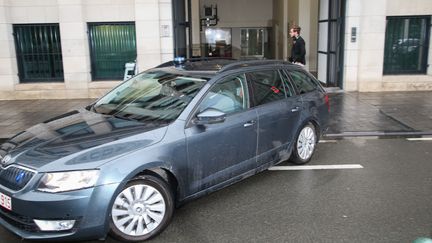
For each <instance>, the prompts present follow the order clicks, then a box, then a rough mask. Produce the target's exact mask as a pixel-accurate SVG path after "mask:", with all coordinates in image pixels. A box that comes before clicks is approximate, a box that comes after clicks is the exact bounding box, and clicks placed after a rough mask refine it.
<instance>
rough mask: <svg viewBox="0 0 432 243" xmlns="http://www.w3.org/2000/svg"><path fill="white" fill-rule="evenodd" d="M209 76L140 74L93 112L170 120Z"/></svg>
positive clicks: (105, 98) (96, 105)
mask: <svg viewBox="0 0 432 243" xmlns="http://www.w3.org/2000/svg"><path fill="white" fill-rule="evenodd" d="M207 80H208V78H203V77H199V76H192V75H187V76H186V75H182V74H174V73H169V72H164V71H150V72H145V73H141V74H138V75H137V76H135V77H133V78H131V79H129V80H128V81H126V82H124V83H123V84H121V85H119V86H118V87H117V88H115V89H113V90H112V91H111V92H109V93H108V94H107V95H105V96H104V97H103V98H101V99H100V100H99V101H97V102H96V103H95V104H94V105H93V107H92V108H93V111H94V112H97V113H101V114H107V115H112V116H116V117H120V118H123V119H129V120H137V121H143V122H162V123H170V122H172V121H173V120H175V119H176V118H177V117H178V116H179V115H180V113H181V112H182V111H183V109H184V108H185V107H186V106H187V105H188V104H189V102H190V101H191V100H192V99H193V97H195V95H196V93H197V92H198V91H199V90H200V89H201V87H202V86H203V85H204V84H205V83H206V81H207Z"/></svg>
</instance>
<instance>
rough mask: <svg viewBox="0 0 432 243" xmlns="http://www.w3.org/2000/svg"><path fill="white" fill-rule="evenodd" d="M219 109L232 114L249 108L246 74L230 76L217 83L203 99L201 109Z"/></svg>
mask: <svg viewBox="0 0 432 243" xmlns="http://www.w3.org/2000/svg"><path fill="white" fill-rule="evenodd" d="M209 108H212V109H217V110H219V111H222V112H224V113H225V114H231V113H236V112H240V111H243V110H246V109H247V108H249V98H248V90H247V83H246V79H245V76H244V74H242V75H235V76H230V77H228V78H225V79H223V80H222V81H221V82H218V83H217V84H215V85H214V86H213V87H212V88H211V89H210V91H209V92H208V93H207V95H206V96H205V98H204V99H203V101H202V103H201V105H200V108H199V111H200V112H202V111H204V110H206V109H209Z"/></svg>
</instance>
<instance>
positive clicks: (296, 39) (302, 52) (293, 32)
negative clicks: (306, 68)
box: [289, 26, 306, 66]
mask: <svg viewBox="0 0 432 243" xmlns="http://www.w3.org/2000/svg"><path fill="white" fill-rule="evenodd" d="M300 30H301V28H300V27H299V26H293V27H292V28H291V29H290V31H289V34H290V36H291V38H293V46H292V49H291V57H290V58H289V61H290V62H292V63H295V64H300V65H302V66H303V65H305V64H306V59H305V56H306V43H305V41H304V40H303V38H302V37H301V36H300Z"/></svg>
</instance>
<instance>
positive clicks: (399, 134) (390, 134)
mask: <svg viewBox="0 0 432 243" xmlns="http://www.w3.org/2000/svg"><path fill="white" fill-rule="evenodd" d="M431 135H432V131H413V132H407V131H363V132H361V131H358V132H341V133H326V134H324V135H323V137H325V138H327V139H328V138H347V137H378V138H407V137H416V138H418V137H422V136H431Z"/></svg>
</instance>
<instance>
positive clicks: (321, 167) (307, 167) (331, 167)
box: [268, 164, 364, 170]
mask: <svg viewBox="0 0 432 243" xmlns="http://www.w3.org/2000/svg"><path fill="white" fill-rule="evenodd" d="M363 168H364V167H363V166H362V165H360V164H345V165H301V166H295V165H293V166H273V167H270V168H269V169H268V170H344V169H363Z"/></svg>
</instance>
